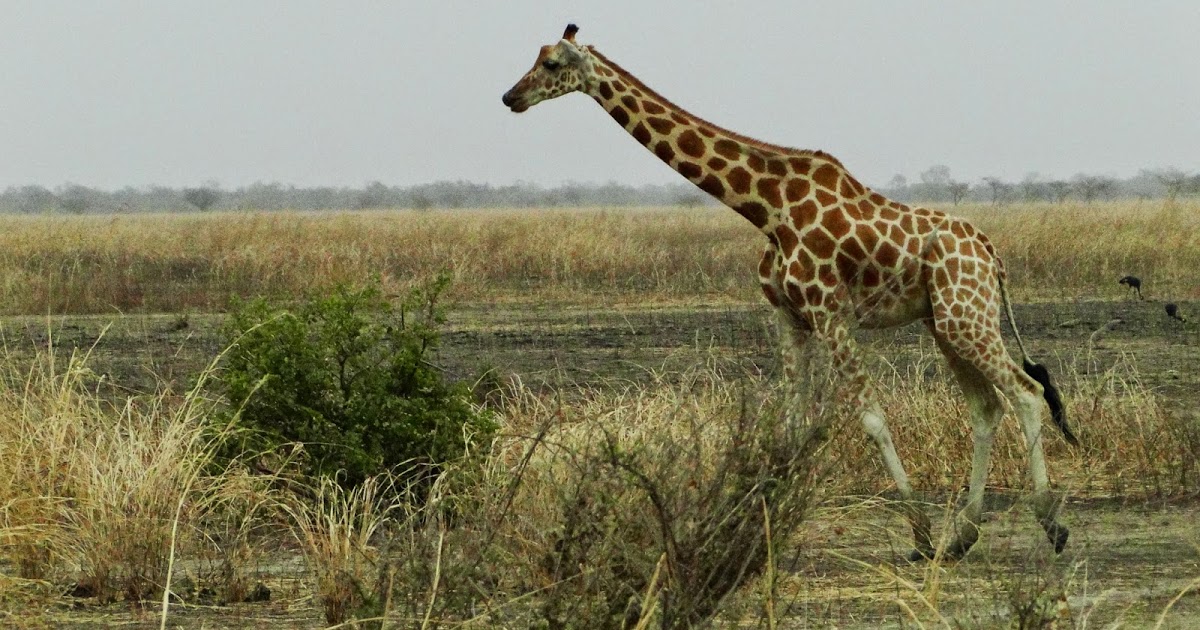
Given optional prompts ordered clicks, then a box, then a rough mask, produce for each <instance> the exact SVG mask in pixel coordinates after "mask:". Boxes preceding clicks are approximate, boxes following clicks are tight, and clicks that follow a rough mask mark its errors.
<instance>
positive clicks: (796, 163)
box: [586, 47, 841, 235]
mask: <svg viewBox="0 0 1200 630" xmlns="http://www.w3.org/2000/svg"><path fill="white" fill-rule="evenodd" d="M588 52H589V53H590V55H591V57H592V63H593V67H594V70H595V72H594V75H593V76H595V77H596V81H595V82H594V83H592V84H591V85H589V86H588V88H587V90H586V91H587V93H588V94H589V95H590V96H591V97H592V98H594V99H595V100H596V102H597V103H599V104H600V106H601V107H603V108H604V110H605V111H607V112H608V114H609V115H610V116H612V118H613V120H615V121H617V124H619V125H621V126H622V127H623V128H624V129H625V131H627V132H629V134H630V135H632V136H633V137H634V139H635V140H637V141H638V142H639V143H640V144H641V145H642V146H644V147H646V148H647V149H648V150H650V152H652V153H654V154H655V155H656V156H658V158H659V159H661V160H662V161H663V162H665V163H666V164H667V165H669V166H670V167H671V168H673V169H675V171H677V172H678V173H679V174H680V175H683V176H684V177H685V178H686V179H687V180H688V181H690V182H692V183H693V184H695V185H696V186H698V187H699V188H700V189H701V190H703V191H705V192H707V193H708V194H710V195H712V196H713V197H716V198H717V199H719V200H720V201H721V202H722V203H724V204H725V205H727V206H729V207H730V208H733V209H734V210H735V211H737V212H738V213H739V214H741V215H742V216H743V217H745V218H746V219H747V220H749V221H750V222H751V223H753V224H754V226H755V227H757V228H759V229H760V230H762V231H763V232H765V233H767V234H768V235H769V234H771V233H772V230H774V228H775V226H776V225H778V224H779V223H780V222H781V221H782V220H783V216H784V212H786V211H785V209H784V208H785V206H786V203H789V202H792V201H795V200H794V199H793V198H792V197H794V196H796V193H797V192H798V191H797V188H798V187H803V188H805V189H807V185H806V184H807V180H808V179H809V177H810V173H812V172H813V170H814V161H817V162H832V163H834V164H837V162H836V160H834V159H833V158H832V157H831V156H829V155H827V154H825V153H822V152H820V151H801V150H797V149H789V148H785V147H780V146H776V145H771V144H767V143H764V142H760V141H757V140H754V139H751V138H748V137H746V136H743V135H741V134H737V133H734V132H732V131H728V130H726V129H722V128H721V127H718V126H716V125H714V124H712V123H709V122H707V121H705V120H703V119H701V118H699V117H697V116H694V115H692V114H690V113H688V112H687V111H685V110H683V109H682V108H680V107H678V106H676V105H674V104H673V103H671V101H669V100H667V99H666V98H664V97H662V96H660V95H659V94H658V93H657V92H655V91H653V90H651V89H650V88H648V87H646V85H645V84H644V83H642V82H641V81H640V80H638V79H637V78H636V77H634V76H633V75H631V74H629V73H628V72H626V71H625V70H623V69H622V68H621V67H619V66H617V65H616V64H615V63H613V62H612V61H609V60H608V59H607V58H606V57H604V56H603V55H602V54H600V52H599V51H597V50H595V49H594V48H591V47H589V48H588ZM837 166H838V170H841V165H840V164H838V165H837ZM797 180H804V181H797Z"/></svg>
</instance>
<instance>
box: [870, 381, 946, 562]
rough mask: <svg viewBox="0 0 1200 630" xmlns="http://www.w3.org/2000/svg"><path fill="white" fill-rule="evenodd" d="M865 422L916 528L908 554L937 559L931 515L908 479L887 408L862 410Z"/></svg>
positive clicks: (915, 559)
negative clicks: (885, 414)
mask: <svg viewBox="0 0 1200 630" xmlns="http://www.w3.org/2000/svg"><path fill="white" fill-rule="evenodd" d="M862 423H863V428H864V429H866V431H867V435H869V436H871V439H872V440H874V441H875V446H876V447H877V448H878V449H879V454H880V456H881V457H882V458H883V465H884V467H886V468H887V470H888V473H889V474H890V475H891V476H892V481H894V482H895V483H896V490H898V491H899V492H900V510H901V512H902V513H903V514H904V517H905V518H906V519H908V524H909V526H911V527H912V533H913V550H912V551H911V552H910V553H909V554H908V559H909V561H911V562H919V561H921V560H927V559H931V558H933V555H934V549H933V542H932V539H931V537H930V523H929V515H928V514H926V513H925V510H924V509H923V508H922V507H921V505H920V504H919V503H918V502H917V500H916V497H915V496H914V494H913V489H912V485H911V484H909V482H908V473H906V472H905V471H904V464H902V463H901V462H900V456H899V455H898V454H897V453H896V445H895V444H894V443H893V442H892V433H891V431H889V430H888V428H887V422H886V421H885V420H884V418H883V410H882V409H881V408H880V407H879V405H878V404H871V405H870V406H869V407H868V408H867V409H866V411H863V412H862Z"/></svg>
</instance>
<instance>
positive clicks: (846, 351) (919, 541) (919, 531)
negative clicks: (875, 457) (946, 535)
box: [824, 325, 934, 562]
mask: <svg viewBox="0 0 1200 630" xmlns="http://www.w3.org/2000/svg"><path fill="white" fill-rule="evenodd" d="M824 336H825V338H826V341H827V342H828V343H829V346H830V350H831V351H832V354H833V365H834V369H835V371H836V372H837V373H838V375H839V376H840V377H841V379H842V383H841V386H842V387H845V388H847V389H846V391H847V392H848V394H849V395H850V396H851V398H850V400H851V403H852V405H853V409H854V411H855V413H856V414H858V415H859V417H860V419H861V421H862V424H863V428H864V429H865V430H866V432H867V435H869V436H871V439H872V440H874V442H875V446H876V447H878V448H879V454H880V456H881V457H882V458H883V464H884V466H885V467H886V468H887V470H888V473H889V474H890V475H891V476H892V481H894V482H895V483H896V490H897V491H899V493H900V509H901V512H902V513H903V514H904V516H905V518H907V519H908V523H909V525H910V526H911V527H912V533H913V550H912V552H911V553H909V555H908V559H909V560H910V561H912V562H918V561H921V560H925V559H929V558H933V555H934V549H933V542H932V540H931V538H930V523H929V515H928V514H926V513H925V510H924V509H923V508H922V506H921V505H920V504H919V503H918V502H917V501H916V497H915V496H914V494H913V489H912V485H911V484H909V481H908V473H906V472H905V470H904V464H902V463H901V462H900V456H899V455H898V454H897V453H896V445H895V444H894V443H893V442H892V433H891V431H889V430H888V427H887V421H886V420H884V417H883V409H882V408H881V407H880V406H879V404H878V403H876V402H874V401H872V400H871V399H870V395H869V390H870V387H869V384H868V381H867V376H866V373H865V372H864V371H863V369H862V361H861V359H860V358H859V356H858V350H857V346H856V344H855V342H854V337H853V336H851V334H850V331H849V329H848V328H846V327H845V326H844V325H835V326H830V327H828V328H826V329H825V335H824Z"/></svg>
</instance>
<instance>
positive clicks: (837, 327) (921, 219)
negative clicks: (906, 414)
mask: <svg viewBox="0 0 1200 630" xmlns="http://www.w3.org/2000/svg"><path fill="white" fill-rule="evenodd" d="M578 30H579V29H578V27H576V26H575V25H574V24H571V25H568V26H567V28H566V31H565V32H564V33H563V36H562V38H561V40H559V41H558V42H557V43H556V44H552V45H547V46H543V47H542V48H541V50H540V51H539V53H538V56H537V60H536V61H535V63H534V65H533V68H532V69H530V70H529V71H528V72H527V73H526V74H525V75H524V76H523V77H521V79H520V80H519V81H517V83H516V84H515V85H514V86H513V87H512V89H510V90H509V91H508V92H506V93H505V94H504V97H503V99H502V100H503V102H504V105H506V106H507V107H508V108H509V109H510V110H512V111H513V112H516V113H520V112H524V111H526V110H528V109H529V108H530V107H532V106H534V105H536V104H537V103H539V102H541V101H545V100H549V99H553V98H557V97H559V96H562V95H564V94H568V93H571V92H582V93H584V94H586V95H588V96H590V97H592V98H593V99H594V100H595V101H596V102H597V103H599V104H600V106H601V107H603V108H604V110H605V111H606V112H608V114H609V116H611V117H612V118H613V120H615V121H616V122H617V124H619V125H621V127H623V128H624V129H625V130H626V131H627V132H629V134H630V135H632V136H633V137H634V139H636V140H637V141H638V143H640V144H641V145H643V146H645V147H646V148H647V149H649V150H650V151H651V152H652V153H654V154H655V155H656V156H658V158H659V159H661V160H662V161H663V162H665V163H666V164H668V165H669V166H670V167H671V168H673V169H675V170H676V171H677V172H678V173H679V174H680V175H682V176H683V177H684V178H686V179H687V180H688V181H690V182H692V183H693V184H695V185H696V186H698V187H699V188H700V189H701V190H703V191H705V192H707V193H708V194H710V195H712V196H713V197H716V198H717V199H719V200H720V201H721V202H722V203H724V204H725V205H727V206H729V207H730V208H732V209H733V210H734V211H736V212H737V213H739V214H741V215H742V216H743V217H745V218H746V219H747V220H748V221H749V222H750V223H751V224H752V225H754V227H756V228H758V230H760V231H761V232H762V233H763V234H764V235H765V236H766V240H767V242H766V246H765V250H764V252H763V255H762V259H761V262H760V263H759V266H758V272H759V281H760V283H761V287H762V291H763V294H764V295H765V296H766V299H767V301H769V302H770V303H771V305H772V306H773V307H775V311H776V313H777V319H778V324H779V328H780V332H781V335H780V336H781V353H782V355H783V359H784V363H785V373H787V374H794V373H795V370H797V369H798V368H797V366H796V362H797V361H798V360H799V348H800V347H801V346H802V345H803V344H804V343H805V342H806V341H807V340H809V339H810V338H813V337H816V338H818V339H820V340H823V341H824V342H825V343H827V344H828V345H829V348H830V350H831V354H832V359H833V365H834V369H835V373H837V374H838V375H839V376H840V377H841V378H842V379H843V380H842V382H843V383H845V384H846V388H847V391H849V392H851V396H852V399H853V400H852V404H853V410H854V412H855V415H857V416H858V417H859V419H860V420H861V422H862V425H863V427H864V429H865V430H866V432H867V434H868V435H869V436H870V437H871V438H872V439H873V440H874V442H875V444H876V446H877V447H878V450H879V453H880V456H881V457H882V459H883V462H884V465H885V466H886V468H887V470H888V472H889V473H890V475H891V477H892V479H893V481H894V482H895V484H896V488H897V490H898V491H899V494H900V496H901V501H900V505H901V509H902V511H903V513H904V515H905V516H906V517H907V519H908V522H909V525H910V526H911V528H912V532H913V539H914V549H913V551H912V552H911V553H910V554H909V559H910V560H912V561H914V562H917V561H921V560H923V559H929V558H933V557H934V554H935V552H936V550H935V548H934V546H933V544H932V541H931V538H930V521H929V517H928V516H927V515H926V514H925V512H924V510H923V509H922V508H921V507H920V505H919V504H918V503H917V502H916V500H915V497H914V494H913V490H912V486H911V484H910V483H909V480H908V476H907V474H906V473H905V471H904V466H903V464H902V463H901V461H900V458H899V457H898V456H897V454H896V449H895V446H894V444H893V442H892V436H891V433H890V432H889V430H888V427H887V423H886V422H885V420H884V416H883V411H882V409H881V407H880V406H879V404H878V402H876V401H875V400H874V398H873V392H872V386H871V383H870V382H869V380H868V378H867V375H866V373H865V371H864V369H863V367H862V362H861V359H860V356H859V351H858V349H857V347H856V343H855V340H854V337H853V335H852V334H851V330H852V326H855V325H857V326H859V327H863V328H885V327H892V326H898V325H902V324H907V323H910V322H913V321H921V322H923V323H924V324H925V326H926V328H927V329H928V330H929V332H930V333H932V335H933V338H934V339H935V341H936V344H937V347H938V349H939V350H940V352H941V354H942V355H943V356H944V357H945V359H946V361H947V363H948V364H949V366H950V369H951V371H952V372H953V374H954V376H955V377H956V380H957V381H958V384H959V387H960V389H961V390H962V392H963V394H964V396H965V398H966V401H967V407H968V410H969V413H970V418H971V420H970V422H971V428H972V438H973V445H974V453H973V456H972V467H971V478H970V486H969V490H968V495H967V502H966V505H965V506H964V508H963V510H962V512H961V513H960V514H959V516H958V518H957V519H956V524H955V525H954V528H955V532H954V534H955V538H954V539H953V540H952V541H951V542H950V544H949V546H948V547H946V549H945V550H944V551H943V553H944V555H945V557H949V558H960V557H962V556H963V555H964V554H966V552H967V551H968V550H969V549H970V548H971V546H972V545H973V544H974V543H975V542H976V540H978V537H979V524H980V522H981V518H982V515H983V493H984V485H985V483H986V478H987V472H988V463H989V459H990V456H991V448H992V441H993V436H994V433H995V430H996V427H997V426H998V424H999V422H1000V420H1001V417H1002V416H1003V414H1004V406H1003V402H1002V400H1001V397H1000V394H1003V396H1004V397H1006V398H1007V399H1008V400H1009V401H1010V402H1011V404H1012V406H1013V408H1014V410H1015V412H1016V415H1017V416H1018V417H1019V419H1020V422H1021V425H1022V429H1023V432H1024V435H1025V440H1026V443H1027V446H1028V450H1029V471H1030V477H1031V479H1032V482H1033V493H1032V500H1031V501H1030V503H1031V507H1032V508H1033V512H1034V514H1035V516H1036V517H1037V519H1038V521H1039V523H1040V524H1041V526H1042V528H1043V530H1044V531H1045V534H1046V537H1047V538H1048V539H1049V541H1050V542H1051V544H1052V545H1053V546H1054V550H1055V552H1056V553H1061V552H1062V550H1063V548H1064V547H1065V546H1066V543H1067V538H1068V536H1069V531H1068V529H1067V528H1066V527H1065V526H1063V525H1062V524H1060V523H1059V522H1058V517H1057V514H1058V511H1059V501H1058V500H1057V498H1056V497H1055V496H1054V495H1052V494H1051V491H1050V487H1049V479H1048V475H1047V471H1046V463H1045V457H1044V455H1043V451H1042V443H1041V427H1042V415H1043V412H1042V406H1043V405H1047V406H1048V407H1049V409H1050V411H1051V414H1050V415H1051V419H1052V420H1053V421H1054V423H1055V424H1056V425H1057V426H1058V428H1059V429H1060V430H1061V431H1062V433H1063V436H1064V437H1065V438H1066V440H1067V441H1068V442H1069V443H1071V444H1077V443H1078V441H1077V440H1076V438H1075V436H1074V435H1073V434H1072V433H1071V430H1070V428H1069V427H1068V425H1067V421H1066V415H1065V410H1064V407H1063V404H1062V401H1061V399H1060V398H1059V395H1058V391H1057V390H1056V389H1055V388H1054V386H1053V384H1052V383H1051V381H1050V376H1049V373H1048V371H1047V370H1046V368H1045V367H1044V366H1042V365H1040V364H1037V363H1034V362H1032V361H1031V360H1030V359H1029V355H1028V353H1027V352H1026V351H1025V346H1024V344H1023V343H1022V341H1021V337H1020V334H1019V333H1018V332H1017V328H1016V322H1015V318H1014V317H1013V313H1012V307H1011V305H1010V304H1009V299H1008V293H1007V290H1006V288H1005V284H1004V282H1005V271H1004V266H1003V263H1002V262H1001V260H1000V257H999V256H998V255H997V254H996V251H995V249H994V248H993V246H992V243H991V242H990V241H989V240H988V238H987V236H985V235H984V234H983V233H982V232H980V231H979V230H978V229H977V228H975V227H974V226H973V225H971V224H970V223H969V222H967V221H965V220H963V219H960V218H956V217H953V216H950V215H947V214H945V213H943V212H940V211H935V210H929V209H926V208H920V207H909V206H906V205H903V204H900V203H897V202H895V201H891V200H889V199H887V198H885V197H884V196H883V195H880V194H879V193H876V192H873V191H872V190H870V189H869V188H867V187H866V186H864V185H863V184H861V183H860V182H859V181H858V180H857V179H855V178H854V177H853V176H851V175H850V173H849V172H848V171H847V170H846V168H845V167H844V166H843V165H842V164H841V162H839V161H838V160H837V159H835V158H834V157H833V156H831V155H829V154H827V153H824V152H821V151H807V150H799V149H792V148H786V147H782V146H778V145H774V144H769V143H766V142H761V141H759V140H755V139H752V138H749V137H747V136H744V135H741V134H738V133H735V132H732V131H729V130H726V129H723V128H721V127H718V126H717V125H714V124H712V123H710V122H708V121H706V120H704V119H702V118H699V117H697V116H695V115H693V114H691V113H689V112H687V111H685V110H683V109H681V108H679V107H677V106H676V105H675V104H673V103H672V102H671V101H669V100H667V99H666V98H664V97H662V96H661V95H659V94H658V93H657V92H655V91H654V90H652V89H650V88H649V87H647V86H646V84H644V83H642V82H641V81H640V80H638V79H637V78H636V77H634V76H633V75H632V74H630V73H628V72H626V71H625V70H624V69H622V68H621V67H620V66H618V65H617V64H616V63H614V62H612V61H611V60H609V59H608V58H607V57H605V56H604V55H603V54H601V53H600V51H598V50H596V49H595V48H594V47H593V46H583V45H580V44H577V43H576V42H575V34H576V32H577V31H578ZM1002 306H1003V309H1004V314H1005V315H1006V316H1007V318H1008V321H1009V323H1010V325H1011V326H1012V329H1013V333H1014V336H1015V337H1016V340H1017V346H1018V347H1019V348H1020V351H1021V355H1022V358H1023V367H1022V366H1018V365H1017V364H1016V362H1015V361H1014V360H1013V359H1012V358H1011V357H1010V356H1009V354H1008V351H1007V350H1006V349H1005V346H1004V343H1003V341H1002V339H1001V335H1000V318H1001V307H1002ZM997 392H999V394H998V393H997Z"/></svg>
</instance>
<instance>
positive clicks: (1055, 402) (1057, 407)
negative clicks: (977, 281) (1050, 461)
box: [989, 248, 1079, 446]
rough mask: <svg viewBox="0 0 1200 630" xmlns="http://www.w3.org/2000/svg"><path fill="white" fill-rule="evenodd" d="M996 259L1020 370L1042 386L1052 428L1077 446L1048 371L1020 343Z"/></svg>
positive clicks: (1075, 438)
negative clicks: (1019, 351) (1018, 350)
mask: <svg viewBox="0 0 1200 630" xmlns="http://www.w3.org/2000/svg"><path fill="white" fill-rule="evenodd" d="M989 249H990V248H989ZM992 256H994V257H995V258H996V263H997V265H996V266H997V274H996V279H997V280H998V281H999V284H1000V299H1001V300H1003V301H1004V312H1005V313H1006V314H1007V315H1008V325H1009V326H1011V327H1012V331H1013V336H1014V337H1016V338H1017V347H1018V348H1020V349H1021V359H1022V362H1023V363H1022V366H1021V367H1022V368H1024V370H1025V373H1026V374H1028V375H1029V376H1030V378H1032V379H1033V380H1035V381H1037V382H1038V384H1039V385H1041V386H1042V397H1043V398H1045V399H1046V406H1048V407H1050V419H1051V420H1053V421H1054V426H1056V427H1058V430H1059V431H1062V434H1063V438H1064V439H1066V440H1067V443H1068V444H1070V445H1072V446H1079V438H1077V437H1075V434H1074V433H1072V432H1071V427H1070V425H1068V424H1067V409H1066V406H1064V405H1063V400H1062V396H1061V395H1060V394H1059V393H1058V388H1057V387H1055V386H1054V383H1053V382H1052V381H1051V380H1050V370H1047V369H1046V366H1044V365H1042V364H1040V363H1034V362H1033V361H1032V360H1030V358H1029V353H1028V352H1026V351H1025V344H1024V343H1023V342H1022V341H1021V333H1020V331H1018V330H1017V319H1016V317H1014V316H1013V312H1012V304H1011V303H1010V302H1009V299H1008V289H1007V288H1006V287H1005V286H1004V268H1003V266H1002V263H1000V257H999V256H996V255H995V252H993V253H992Z"/></svg>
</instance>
